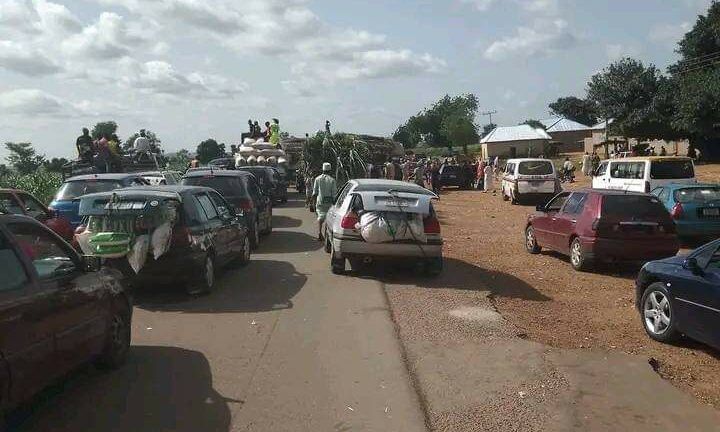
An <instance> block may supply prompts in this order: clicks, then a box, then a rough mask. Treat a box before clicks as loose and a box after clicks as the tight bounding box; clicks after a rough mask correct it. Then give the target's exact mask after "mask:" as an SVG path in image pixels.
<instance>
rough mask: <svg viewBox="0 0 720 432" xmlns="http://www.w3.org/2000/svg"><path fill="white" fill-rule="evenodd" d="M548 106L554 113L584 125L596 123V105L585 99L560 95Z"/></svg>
mask: <svg viewBox="0 0 720 432" xmlns="http://www.w3.org/2000/svg"><path fill="white" fill-rule="evenodd" d="M549 107H550V110H551V111H552V113H553V114H554V115H557V116H561V117H565V118H566V119H569V120H572V121H576V122H578V123H581V124H584V125H586V126H592V125H594V124H595V123H597V119H598V112H597V107H596V105H595V104H594V103H593V102H592V101H589V100H587V99H580V98H578V97H575V96H567V97H561V98H559V99H558V100H556V101H555V102H553V103H551V104H550V105H549Z"/></svg>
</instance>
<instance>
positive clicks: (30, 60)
mask: <svg viewBox="0 0 720 432" xmlns="http://www.w3.org/2000/svg"><path fill="white" fill-rule="evenodd" d="M0 67H1V68H5V69H7V70H10V71H13V72H17V73H20V74H23V75H28V76H41V75H49V74H53V73H55V72H58V71H60V69H61V68H60V66H58V65H57V64H56V63H55V62H53V61H52V60H50V59H49V58H48V57H47V56H45V54H43V53H42V52H40V51H38V50H35V49H28V48H26V47H24V46H22V45H20V44H18V43H16V42H13V41H2V40H0Z"/></svg>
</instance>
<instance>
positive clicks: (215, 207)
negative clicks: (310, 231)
mask: <svg viewBox="0 0 720 432" xmlns="http://www.w3.org/2000/svg"><path fill="white" fill-rule="evenodd" d="M164 207H173V208H174V209H175V212H176V214H177V219H176V220H175V221H174V224H173V226H172V229H171V236H170V244H169V247H168V249H167V252H165V253H164V254H163V255H162V256H160V257H159V258H158V259H154V258H153V257H148V258H147V260H146V261H145V263H144V266H143V267H142V268H141V269H140V270H139V272H138V273H137V274H135V272H134V271H133V270H132V269H131V268H130V265H129V264H128V260H127V259H126V258H120V259H115V260H112V259H111V260H109V261H110V262H111V264H112V265H114V266H117V268H119V269H121V270H122V271H123V272H124V273H125V274H126V275H127V276H129V277H130V282H131V284H133V285H135V286H137V285H144V284H145V282H155V281H157V282H177V283H181V284H182V285H184V286H185V287H186V288H187V291H188V292H189V293H191V294H196V293H207V292H210V291H212V289H213V288H214V287H215V276H216V269H217V268H219V267H220V266H223V265H226V264H230V263H233V262H235V263H237V264H238V265H244V264H247V263H248V261H249V260H250V242H249V241H248V238H247V228H246V226H245V221H244V218H243V214H242V213H236V212H235V210H234V209H233V208H232V206H230V205H228V203H227V201H225V199H224V198H223V197H221V196H220V194H218V193H217V192H216V191H215V190H213V189H210V188H205V187H195V186H147V187H139V188H126V189H119V190H116V191H111V192H104V193H98V194H92V195H85V196H83V197H82V199H81V202H80V214H81V216H83V225H84V226H88V225H89V226H92V225H93V223H92V222H93V221H92V220H91V219H90V218H91V217H95V218H108V219H105V220H102V221H101V222H102V223H101V225H107V226H114V227H120V228H121V229H122V227H123V226H125V227H127V229H129V230H132V231H133V232H130V233H127V234H131V235H134V236H137V235H139V234H141V233H147V228H146V227H145V226H144V224H145V223H144V222H143V219H144V220H149V219H151V218H152V216H148V214H151V212H152V209H153V208H154V209H161V208H164ZM108 209H110V211H108ZM133 216H134V223H133V224H127V223H126V224H123V223H122V220H124V219H127V218H133ZM112 218H118V219H115V220H113V219H112ZM86 224H87V225H86ZM78 234H79V235H82V232H79V233H78Z"/></svg>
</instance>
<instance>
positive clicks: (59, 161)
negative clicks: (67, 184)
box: [43, 158, 70, 173]
mask: <svg viewBox="0 0 720 432" xmlns="http://www.w3.org/2000/svg"><path fill="white" fill-rule="evenodd" d="M68 162H70V161H68V160H67V159H65V158H52V159H49V160H46V161H44V162H43V168H45V171H48V172H57V173H61V172H62V167H63V166H64V165H66V164H67V163H68Z"/></svg>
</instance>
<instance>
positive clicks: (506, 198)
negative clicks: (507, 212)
mask: <svg viewBox="0 0 720 432" xmlns="http://www.w3.org/2000/svg"><path fill="white" fill-rule="evenodd" d="M502 196H503V201H509V200H510V197H508V196H507V194H506V193H505V189H503V190H502Z"/></svg>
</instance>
